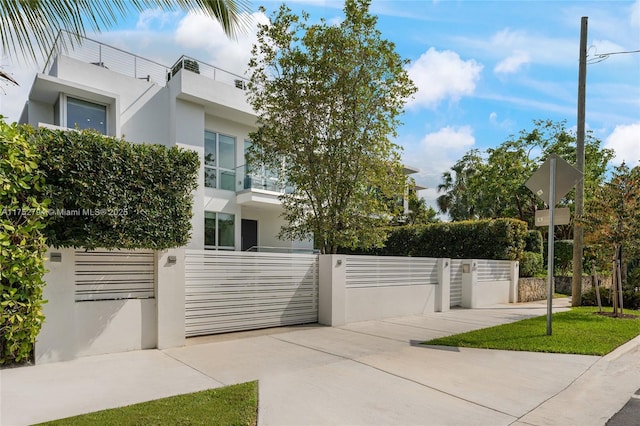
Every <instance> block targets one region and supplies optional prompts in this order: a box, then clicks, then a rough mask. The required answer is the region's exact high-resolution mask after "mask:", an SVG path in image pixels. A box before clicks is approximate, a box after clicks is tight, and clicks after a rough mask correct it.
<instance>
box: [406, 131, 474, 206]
mask: <svg viewBox="0 0 640 426" xmlns="http://www.w3.org/2000/svg"><path fill="white" fill-rule="evenodd" d="M474 145H475V137H474V136H473V129H472V128H471V127H470V126H460V127H451V126H447V127H443V128H441V129H440V130H438V131H436V132H433V133H429V134H427V135H425V136H424V137H423V138H422V139H421V140H420V141H419V142H417V143H413V144H411V145H407V144H405V150H404V160H403V161H404V162H405V164H407V165H410V166H412V167H416V168H417V169H419V170H420V171H419V172H418V173H417V174H415V175H412V176H413V177H414V179H415V180H416V182H417V183H418V184H420V185H422V186H425V187H427V188H428V189H426V190H423V191H420V195H421V196H422V197H423V198H424V199H425V201H426V202H427V204H428V205H430V206H432V207H433V208H434V209H437V204H436V201H435V200H436V198H438V196H439V195H440V194H438V191H437V187H438V185H439V184H440V183H441V178H442V173H444V172H446V171H447V170H449V169H450V168H451V166H453V165H454V164H455V163H456V161H458V160H459V159H460V158H461V157H462V156H463V155H464V154H465V153H466V152H467V151H468V150H470V149H472V148H473V146H474Z"/></svg>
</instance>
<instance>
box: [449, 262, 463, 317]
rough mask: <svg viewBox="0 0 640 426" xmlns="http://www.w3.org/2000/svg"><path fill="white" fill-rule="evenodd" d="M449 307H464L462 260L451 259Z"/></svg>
mask: <svg viewBox="0 0 640 426" xmlns="http://www.w3.org/2000/svg"><path fill="white" fill-rule="evenodd" d="M449 279H450V280H451V281H450V287H449V306H450V307H454V306H462V260H460V259H451V271H450V276H449Z"/></svg>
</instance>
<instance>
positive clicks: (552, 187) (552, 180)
mask: <svg viewBox="0 0 640 426" xmlns="http://www.w3.org/2000/svg"><path fill="white" fill-rule="evenodd" d="M550 160H551V164H550V167H549V199H550V200H555V199H556V161H557V159H556V158H553V157H551V158H550ZM555 209H556V208H555V203H553V202H552V203H551V204H549V234H548V238H547V240H548V241H547V243H548V244H547V253H548V255H547V336H551V313H552V311H553V260H554V259H553V255H554V249H555V247H554V242H555V235H554V234H555V232H554V227H555V222H554V217H553V216H554V213H555Z"/></svg>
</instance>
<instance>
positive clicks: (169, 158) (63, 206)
mask: <svg viewBox="0 0 640 426" xmlns="http://www.w3.org/2000/svg"><path fill="white" fill-rule="evenodd" d="M31 136H32V139H33V142H34V143H35V145H36V147H37V148H38V151H39V152H40V153H41V157H42V160H41V168H42V170H43V172H44V174H45V178H46V182H47V191H48V193H49V196H50V198H51V199H52V202H51V205H50V209H49V212H50V215H51V218H50V220H49V224H48V225H47V228H46V231H45V232H46V236H47V238H48V241H49V244H50V245H52V246H54V247H84V248H87V249H93V248H97V247H104V248H126V249H135V248H147V249H154V250H161V249H166V248H170V247H179V246H183V245H185V244H186V243H187V242H188V240H189V235H190V231H191V215H192V207H191V206H192V199H191V196H192V192H193V190H194V189H195V188H196V186H197V180H196V179H197V172H198V169H199V161H198V156H197V154H196V153H195V152H193V151H188V150H183V149H180V148H178V147H171V148H167V147H165V146H162V145H152V144H131V143H129V142H127V141H125V140H122V139H116V138H112V137H107V136H103V135H101V134H99V133H96V132H93V131H88V130H83V131H59V130H50V129H43V128H41V129H37V130H32V133H31Z"/></svg>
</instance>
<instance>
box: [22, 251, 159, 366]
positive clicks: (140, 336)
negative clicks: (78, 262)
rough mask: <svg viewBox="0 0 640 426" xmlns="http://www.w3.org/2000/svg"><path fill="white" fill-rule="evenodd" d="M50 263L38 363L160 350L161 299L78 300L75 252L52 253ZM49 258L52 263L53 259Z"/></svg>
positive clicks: (37, 348)
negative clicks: (158, 312) (158, 311)
mask: <svg viewBox="0 0 640 426" xmlns="http://www.w3.org/2000/svg"><path fill="white" fill-rule="evenodd" d="M52 252H53V253H60V254H61V255H62V261H61V262H51V261H50V260H47V261H46V262H45V268H46V269H47V270H48V271H49V272H47V273H46V274H45V276H44V281H45V282H46V286H45V288H44V294H43V298H44V299H45V300H48V303H46V304H45V305H44V308H43V312H44V315H45V322H44V324H43V326H42V330H41V331H40V334H39V335H38V337H37V339H36V345H35V358H36V363H47V362H58V361H66V360H71V359H74V358H77V357H80V356H88V355H99V354H104V353H113V352H124V351H131V350H139V349H148V348H154V347H156V335H157V329H156V323H157V322H156V300H155V299H127V300H106V301H91V302H76V301H75V276H74V250H73V249H50V250H49V253H52ZM49 253H48V254H47V258H49V257H50V256H49Z"/></svg>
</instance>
